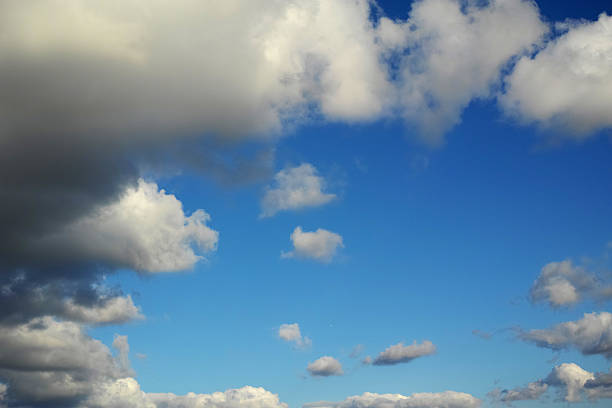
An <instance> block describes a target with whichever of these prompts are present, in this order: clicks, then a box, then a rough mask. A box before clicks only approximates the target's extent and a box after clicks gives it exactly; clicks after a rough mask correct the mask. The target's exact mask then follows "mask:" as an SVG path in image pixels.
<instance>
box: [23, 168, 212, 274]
mask: <svg viewBox="0 0 612 408" xmlns="http://www.w3.org/2000/svg"><path fill="white" fill-rule="evenodd" d="M209 220H210V216H209V215H208V214H207V213H206V212H204V211H203V210H197V211H195V212H194V213H193V214H191V215H190V216H186V215H185V214H184V212H183V207H182V203H181V202H180V201H179V200H178V199H177V198H176V197H175V196H174V195H172V194H167V193H166V192H165V191H164V190H160V189H159V188H158V187H157V185H156V184H155V183H153V182H146V181H144V180H142V179H141V180H139V182H138V186H137V187H135V188H128V189H127V190H126V191H125V192H124V193H123V195H122V196H121V197H120V198H119V200H118V201H116V202H114V203H111V204H109V205H106V206H103V207H101V208H98V209H97V210H96V211H95V212H94V213H93V214H90V215H88V216H86V217H84V218H82V219H79V220H77V221H76V222H74V223H73V224H70V225H68V226H66V227H65V228H64V229H63V230H61V231H59V232H57V233H55V234H52V235H50V236H46V237H42V238H41V239H40V240H38V241H36V243H35V244H34V245H35V246H36V247H37V249H38V252H43V251H46V250H49V251H52V252H53V254H55V255H56V256H62V255H64V256H66V257H67V258H69V259H72V260H74V259H86V260H93V261H98V262H100V263H103V264H107V265H114V266H116V267H124V268H130V269H134V270H137V271H141V272H168V271H180V270H185V269H188V268H191V267H193V265H194V264H195V263H196V262H197V261H199V260H200V259H202V256H201V255H199V254H198V253H206V252H210V251H213V250H215V249H216V247H217V241H218V239H219V233H218V232H217V231H214V230H213V229H211V228H210V227H208V226H207V225H206V223H207V222H208V221H209ZM194 248H195V249H196V250H197V252H198V253H196V251H194ZM62 251H63V252H64V253H63V254H62ZM68 251H69V252H68ZM66 252H68V253H66Z"/></svg>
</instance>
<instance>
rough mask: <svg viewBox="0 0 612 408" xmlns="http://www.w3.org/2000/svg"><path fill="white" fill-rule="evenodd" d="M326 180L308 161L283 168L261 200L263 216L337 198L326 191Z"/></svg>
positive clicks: (318, 204) (320, 203)
mask: <svg viewBox="0 0 612 408" xmlns="http://www.w3.org/2000/svg"><path fill="white" fill-rule="evenodd" d="M324 188H325V180H324V179H323V177H321V176H319V175H318V172H317V169H316V168H315V167H314V166H313V165H312V164H308V163H304V164H301V165H299V166H297V167H292V168H289V169H285V170H281V171H279V172H278V173H276V175H275V176H274V185H273V186H271V187H268V188H267V190H266V193H265V195H264V197H263V199H262V200H261V208H262V211H261V214H260V216H261V217H271V216H273V215H274V214H276V213H277V212H279V211H285V210H299V209H302V208H307V207H318V206H321V205H324V204H327V203H329V202H330V201H332V200H333V199H335V198H336V195H335V194H330V193H325V192H323V189H324Z"/></svg>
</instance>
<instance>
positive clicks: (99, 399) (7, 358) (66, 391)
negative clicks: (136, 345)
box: [0, 318, 288, 408]
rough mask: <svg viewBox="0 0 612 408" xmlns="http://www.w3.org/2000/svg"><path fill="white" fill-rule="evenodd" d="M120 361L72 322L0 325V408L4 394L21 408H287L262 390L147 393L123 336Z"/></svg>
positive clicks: (46, 320)
mask: <svg viewBox="0 0 612 408" xmlns="http://www.w3.org/2000/svg"><path fill="white" fill-rule="evenodd" d="M113 347H114V348H116V349H117V351H118V357H117V358H113V356H112V353H111V351H110V350H109V348H108V347H107V346H105V345H104V344H102V343H101V342H100V341H98V340H95V339H92V338H91V337H89V336H88V335H87V334H86V332H85V331H84V330H83V328H82V327H81V326H80V325H78V324H76V323H72V322H61V321H58V320H55V319H53V318H37V319H34V320H32V321H30V322H29V323H26V324H21V325H16V326H14V325H11V326H0V378H3V379H5V380H6V381H7V384H8V388H7V386H6V385H5V384H2V383H0V406H2V403H3V398H5V397H6V395H7V393H8V395H10V397H11V400H14V401H15V402H17V403H18V404H19V406H21V405H25V406H62V407H78V408H172V407H176V408H179V407H184V408H187V407H193V408H288V407H287V405H286V404H284V403H282V402H280V401H279V399H278V395H276V394H272V393H271V392H269V391H266V390H265V389H263V388H256V387H249V386H246V387H242V388H238V389H232V390H227V391H224V392H215V393H212V394H195V393H188V394H186V395H184V396H178V395H175V394H151V393H145V392H143V391H142V390H141V389H140V385H139V384H138V382H137V381H136V379H134V378H133V377H132V375H133V373H132V371H131V369H130V368H129V360H128V353H129V344H128V341H127V337H126V336H119V335H116V336H115V339H114V341H113Z"/></svg>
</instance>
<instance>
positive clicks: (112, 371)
mask: <svg viewBox="0 0 612 408" xmlns="http://www.w3.org/2000/svg"><path fill="white" fill-rule="evenodd" d="M128 375H129V372H127V371H125V370H124V369H123V368H122V367H121V364H119V362H118V361H117V360H116V359H115V358H114V357H113V356H112V354H111V352H110V350H109V349H108V347H106V346H105V345H104V344H102V343H101V342H99V341H98V340H94V339H92V338H91V337H89V336H88V335H87V334H86V333H85V331H84V330H83V329H82V327H81V326H80V325H78V324H76V323H72V322H60V321H57V320H55V319H53V318H51V317H45V318H36V319H34V320H32V321H30V322H28V323H24V324H21V325H17V326H0V378H1V379H3V380H4V381H6V382H7V383H8V384H9V388H8V396H9V397H10V398H11V399H14V400H17V401H19V402H20V403H21V404H25V405H33V406H37V405H44V404H56V405H58V406H73V405H75V404H76V403H77V402H78V401H80V400H82V398H84V397H85V396H87V395H89V394H90V393H91V392H93V390H94V389H95V388H96V387H97V386H98V385H99V384H100V383H102V382H106V381H114V380H115V379H118V378H122V377H124V376H128Z"/></svg>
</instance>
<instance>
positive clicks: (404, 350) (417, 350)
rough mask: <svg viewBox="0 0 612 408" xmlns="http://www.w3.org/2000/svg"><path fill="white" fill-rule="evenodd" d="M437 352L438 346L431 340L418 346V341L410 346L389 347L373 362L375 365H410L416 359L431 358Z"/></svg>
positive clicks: (399, 344)
mask: <svg viewBox="0 0 612 408" xmlns="http://www.w3.org/2000/svg"><path fill="white" fill-rule="evenodd" d="M435 352H436V346H435V345H434V344H433V343H432V342H431V341H429V340H425V341H423V342H422V343H421V344H417V342H416V340H415V341H414V342H413V343H412V344H411V345H409V346H405V345H404V343H401V342H400V343H397V344H395V345H393V346H389V347H388V348H387V349H386V350H385V351H382V352H380V353H379V354H378V356H376V358H375V359H374V360H373V361H372V364H374V365H393V364H399V363H408V362H410V361H412V360H414V359H415V358H419V357H423V356H429V355H431V354H434V353H435Z"/></svg>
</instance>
